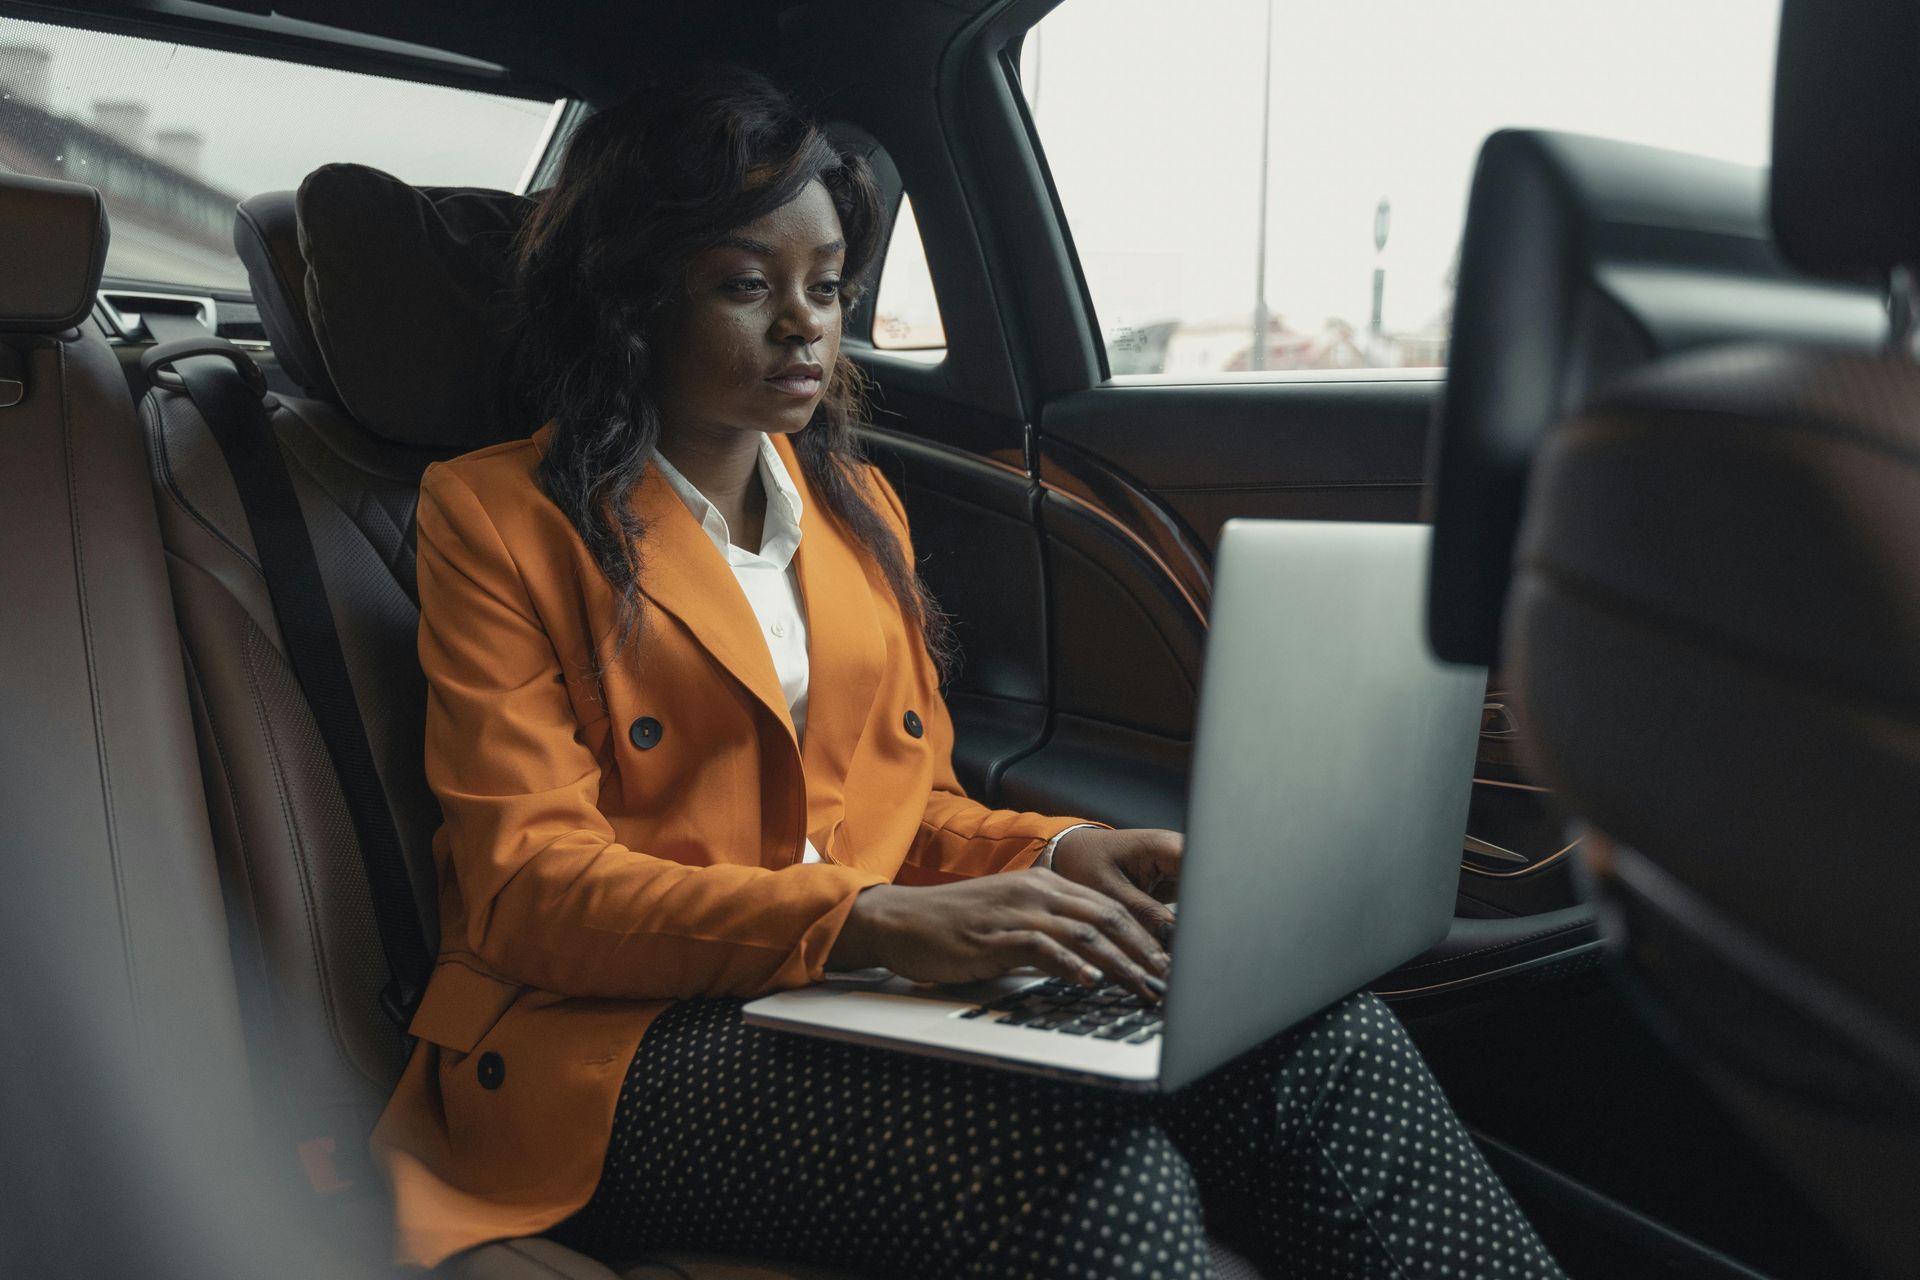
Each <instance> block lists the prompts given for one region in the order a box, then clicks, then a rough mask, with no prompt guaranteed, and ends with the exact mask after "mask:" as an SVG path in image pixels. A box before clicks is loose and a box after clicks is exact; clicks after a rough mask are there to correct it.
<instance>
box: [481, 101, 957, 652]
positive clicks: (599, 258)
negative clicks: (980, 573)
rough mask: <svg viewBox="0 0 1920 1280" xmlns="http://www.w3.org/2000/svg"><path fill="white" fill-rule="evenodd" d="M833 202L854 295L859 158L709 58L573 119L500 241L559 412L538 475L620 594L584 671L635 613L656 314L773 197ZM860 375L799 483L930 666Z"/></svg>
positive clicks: (846, 291) (527, 338) (653, 409)
mask: <svg viewBox="0 0 1920 1280" xmlns="http://www.w3.org/2000/svg"><path fill="white" fill-rule="evenodd" d="M815 181H817V182H819V183H820V184H821V185H822V186H824V187H825V188H826V190H827V192H828V194H829V195H831V197H832V199H833V204H834V208H835V209H836V210H838V211H839V215H840V223H841V227H842V230H843V234H844V236H845V239H846V242H847V249H846V262H845V267H844V270H843V271H842V273H841V279H842V284H841V287H840V305H841V307H842V309H843V311H844V309H846V308H849V307H851V306H852V305H853V304H854V302H855V301H856V300H857V299H858V298H859V296H860V291H861V289H862V288H863V286H864V275H865V273H866V271H867V269H868V268H869V267H870V266H871V265H872V263H873V259H874V255H875V253H876V251H877V250H878V249H879V247H880V237H881V230H882V228H881V222H882V220H883V213H882V210H881V197H880V192H879V188H878V187H877V186H876V185H875V183H874V180H873V174H872V170H871V169H870V168H869V166H868V165H867V162H866V160H865V158H864V157H862V156H860V155H858V154H857V153H853V152H844V151H841V150H840V149H838V148H837V147H835V146H834V144H833V143H832V142H831V141H830V140H829V139H828V138H827V136H826V135H825V134H824V133H822V132H821V131H820V129H819V128H818V127H816V126H815V125H814V124H813V123H812V122H811V121H810V120H808V119H806V118H805V117H804V116H802V115H801V114H800V113H799V112H798V111H797V110H795V108H794V107H793V105H792V104H791V103H790V102H789V101H788V100H787V98H786V96H785V95H784V94H782V93H781V92H780V91H779V90H778V89H776V88H775V87H774V86H773V85H772V83H771V82H769V81H768V80H767V79H766V78H765V77H763V76H760V75H758V74H756V73H754V72H751V71H748V70H746V69H744V68H741V67H736V66H724V65H722V66H715V65H708V66H705V67H701V68H698V69H695V70H693V71H691V72H687V73H684V74H681V75H679V76H676V77H674V78H673V79H671V80H664V81H661V82H659V83H655V84H650V85H647V86H645V87H643V88H642V89H640V90H639V91H637V92H635V93H634V94H632V95H631V96H629V97H628V98H626V99H625V100H623V101H622V102H620V103H618V104H617V105H615V106H612V107H608V108H606V109H605V110H602V111H600V112H598V113H596V114H595V115H593V116H592V117H590V118H589V119H587V120H586V121H585V122H584V123H582V124H581V125H580V127H579V129H578V131H576V132H575V134H574V135H573V138H572V139H571V141H570V142H569V143H568V145H567V150H566V155H565V157H564V159H563V160H562V162H561V166H560V172H559V176H558V178H557V179H556V181H555V182H554V184H553V186H552V188H551V189H549V190H548V191H547V192H546V193H545V194H544V195H543V196H542V197H541V199H540V203H539V205H538V207H537V208H536V209H535V210H534V212H533V214H532V215H531V216H530V217H529V218H528V219H527V221H526V222H525V224H524V225H523V226H522V228H521V230H520V233H519V235H518V237H517V238H516V240H515V243H514V265H515V288H516V290H517V292H518V295H519V300H520V304H521V307H522V315H523V319H524V322H525V329H524V332H523V338H522V347H521V359H522V361H523V362H524V370H525V373H526V375H527V377H528V378H529V379H530V381H531V383H532V390H533V394H534V396H535V399H536V403H537V405H538V407H539V408H540V410H541V412H543V413H544V414H545V415H546V416H547V417H549V418H552V419H554V420H556V423H557V425H556V426H555V429H554V432H553V437H552V440H551V441H550V443H549V445H548V448H547V451H546V456H545V457H544V458H543V459H542V460H541V463H540V467H539V471H538V473H537V479H538V481H539V484H540V487H541V489H542V490H543V491H544V492H545V493H546V495H547V497H548V498H550V499H551V500H552V501H553V503H554V505H556V506H558V507H559V508H560V510H561V511H563V512H565V513H566V516H567V519H568V520H569V521H571V522H572V524H573V526H574V528H575V529H577V530H579V533H580V537H581V539H582V541H584V542H585V543H586V546H587V549H588V551H589V552H590V553H591V554H592V556H593V558H594V560H595V562H596V563H598V565H599V566H600V569H601V571H602V572H603V573H605V574H606V576H607V580H608V581H609V582H610V583H611V584H612V585H613V587H614V590H615V593H616V595H617V596H618V599H619V609H618V612H617V615H616V617H615V620H614V624H613V629H614V631H615V632H616V635H615V637H614V641H613V646H612V650H611V652H610V653H607V654H606V655H605V657H604V658H603V657H602V653H601V646H600V645H599V644H598V643H596V644H595V646H594V657H593V667H592V671H591V677H592V678H593V679H594V680H595V681H596V682H597V681H598V680H600V679H601V677H602V676H603V675H604V673H605V671H606V669H607V667H608V666H609V665H611V664H612V662H613V660H614V659H615V658H617V657H618V656H619V654H620V653H621V651H622V650H623V649H624V648H625V647H626V646H627V644H628V643H629V642H632V641H637V639H638V637H639V635H640V633H641V631H642V629H643V626H644V622H645V618H644V613H643V605H642V599H641V596H640V592H639V578H640V569H641V563H642V557H641V551H640V548H641V543H642V541H643V540H644V538H645V536H646V526H645V522H644V521H642V520H641V519H640V518H639V517H638V516H637V515H636V514H635V513H634V510H633V505H632V502H631V495H632V494H633V491H634V489H635V488H636V487H637V486H638V485H639V483H640V481H641V479H642V477H643V476H644V475H645V474H646V470H647V466H648V457H649V455H650V453H651V452H652V450H653V447H654V445H655V444H656V443H657V442H658V440H659V438H660V426H661V423H660V409H659V405H658V403H657V400H656V395H655V378H656V374H657V372H658V370H657V368H656V357H657V352H658V350H659V345H658V343H657V341H656V334H655V331H654V326H655V324H656V322H657V321H658V319H659V317H660V316H661V314H662V311H663V308H664V307H665V305H666V303H667V302H668V300H669V298H670V297H671V296H672V295H673V293H674V292H675V291H676V290H677V289H678V288H680V287H681V284H682V282H683V280H684V277H685V272H686V269H687V267H688V265H689V263H690V262H691V260H692V258H693V257H694V255H696V254H698V253H699V252H700V251H701V250H703V249H706V248H708V247H710V246H711V245H713V244H714V243H715V242H717V241H718V240H720V239H721V238H722V237H723V236H725V235H727V234H728V233H729V232H731V231H734V230H737V229H738V228H740V227H742V226H744V225H746V224H747V223H750V222H752V221H754V220H755V219H757V218H760V217H762V216H763V215H765V214H768V213H771V212H772V211H774V210H775V209H778V208H781V207H782V206H784V205H786V204H787V203H789V202H790V201H792V200H793V199H794V197H796V196H798V195H799V194H800V192H801V191H802V189H804V188H805V187H806V185H807V184H808V183H810V182H815ZM865 421H866V396H865V385H864V381H863V379H862V376H861V373H860V370H859V368H858V367H857V366H856V365H855V364H854V363H853V362H852V361H851V360H849V359H848V358H847V356H846V355H845V353H844V352H843V353H842V354H841V356H840V358H839V360H838V361H837V362H836V363H835V365H834V367H833V368H832V369H831V370H830V371H829V372H828V375H827V389H826V393H825V395H824V396H823V397H822V398H821V403H820V406H819V408H818V409H817V410H816V411H815V413H814V416H813V420H812V421H811V422H809V423H808V424H807V425H806V427H805V428H803V429H802V430H801V431H799V432H798V433H797V434H796V435H795V436H794V451H795V455H796V456H797V457H798V458H799V461H800V468H801V471H802V473H803V474H804V475H805V477H806V482H807V487H808V489H809V490H810V491H811V492H812V493H813V494H815V495H816V496H817V497H818V499H819V501H820V503H821V505H822V506H823V507H825V509H826V510H827V512H828V513H829V514H830V515H831V517H832V518H833V519H834V520H835V521H837V522H838V523H839V525H840V526H841V528H842V529H843V530H844V531H845V532H846V533H847V534H849V535H851V537H852V539H853V540H854V541H855V542H856V543H858V544H859V545H861V546H863V547H864V548H865V549H866V551H867V552H868V554H870V555H871V556H872V558H873V560H874V561H875V562H876V563H877V564H878V565H879V567H880V570H881V572H882V573H883V574H884V575H885V577H886V580H887V583H888V585H889V586H891V587H892V589H893V593H894V595H895V597H897V598H898V600H899V601H900V603H901V605H902V607H903V608H904V610H905V612H906V614H907V616H908V617H909V618H910V619H911V620H912V621H913V623H914V625H915V626H916V627H917V628H918V629H919V631H920V633H921V635H922V637H923V638H924V640H925V642H926V646H927V651H928V653H929V654H930V655H931V656H932V658H933V661H934V663H935V665H936V667H937V668H938V669H939V671H940V673H941V677H942V678H943V679H945V678H946V677H947V676H948V675H949V674H950V673H951V671H952V667H953V661H954V647H953V643H952V637H951V631H950V628H949V622H948V618H947V616H946V615H945V614H944V613H943V612H941V610H940V608H939V607H938V605H937V604H936V603H935V602H934V600H933V597H932V595H931V594H930V593H929V592H928V591H927V588H926V586H925V584H924V583H922V582H921V581H920V580H919V578H918V577H917V576H916V575H915V574H914V573H913V572H912V571H911V570H910V569H909V568H908V565H907V560H906V557H905V555H904V554H903V553H902V551H901V548H900V545H899V543H898V541H897V540H896V539H895V536H894V534H893V532H892V530H891V528H890V527H889V525H888V521H887V520H886V518H885V517H884V516H883V515H882V514H881V513H880V511H879V510H878V509H877V508H876V507H875V506H874V505H873V502H874V501H884V499H881V498H880V497H879V495H878V494H873V495H871V498H870V497H869V494H868V493H867V492H866V490H867V489H868V485H867V484H866V483H865V481H864V479H863V477H862V471H861V468H862V465H863V464H864V462H865V461H866V457H865V453H864V451H863V449H862V447H861V444H860V439H859V437H858V436H857V435H856V434H855V431H854V428H855V427H856V426H857V425H861V424H863V423H864V422H865Z"/></svg>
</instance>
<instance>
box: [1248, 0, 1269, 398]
mask: <svg viewBox="0 0 1920 1280" xmlns="http://www.w3.org/2000/svg"><path fill="white" fill-rule="evenodd" d="M1272 120H1273V0H1267V44H1266V68H1265V70H1264V71H1263V72H1262V73H1261V77H1260V226H1259V235H1258V238H1257V239H1256V240H1255V242H1254V244H1255V249H1254V265H1253V346H1252V347H1251V348H1250V349H1249V355H1248V357H1247V368H1249V369H1264V368H1266V367H1267V326H1268V319H1267V130H1268V128H1269V127H1270V126H1271V124H1272Z"/></svg>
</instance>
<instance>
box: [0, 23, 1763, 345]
mask: <svg viewBox="0 0 1920 1280" xmlns="http://www.w3.org/2000/svg"><path fill="white" fill-rule="evenodd" d="M1267 12H1268V0H1184V2H1182V3H1177V4H1176V3H1172V2H1171V0H1064V3H1062V4H1061V5H1060V7H1059V8H1057V9H1056V10H1054V11H1053V13H1051V14H1050V15H1049V16H1048V17H1047V18H1045V19H1044V20H1043V21H1042V22H1041V24H1040V25H1039V27H1038V28H1037V29H1036V31H1035V33H1034V34H1033V35H1031V36H1029V38H1028V41H1027V45H1026V49H1025V56H1024V58H1023V65H1022V72H1021V74H1022V82H1023V86H1024V87H1025V89H1026V91H1027V93H1028V96H1029V99H1030V101H1031V102H1032V103H1033V107H1034V115H1035V119H1036V122H1037V125H1038V128H1039V132H1040V136H1041V142H1042V145H1043V147H1044V148H1045V150H1046V153H1047V158H1048V162H1049V164H1050V165H1051V167H1052V170H1053V173H1054V178H1055V181H1056V183H1057V185H1058V187H1059V190H1060V194H1061V200H1062V203H1063V205H1064V207H1065V209H1066V214H1067V218H1068V221H1069V224H1070V226H1071V229H1072V232H1073V236H1074V239H1075V242H1076V245H1077V247H1078V249H1079V251H1080V256H1081V260H1082V263H1083V266H1084V268H1085V270H1086V272H1087V275H1088V279H1089V285H1090V289H1091V292H1092V294H1093V298H1094V304H1095V307H1096V309H1097V310H1098V311H1099V313H1100V314H1099V319H1100V323H1101V328H1102V329H1103V330H1104V331H1106V332H1107V333H1108V334H1109V336H1111V335H1112V333H1113V332H1114V331H1115V330H1116V329H1119V328H1121V327H1123V326H1131V325H1140V324H1146V323H1152V322H1154V321H1158V320H1167V319H1177V320H1181V321H1184V322H1186V323H1188V324H1195V323H1206V322H1209V321H1215V320H1218V321H1222V322H1229V323H1230V322H1233V321H1236V320H1239V319H1243V318H1245V317H1247V316H1249V315H1250V314H1251V311H1252V307H1253V300H1254V294H1255V281H1254V262H1255V245H1256V240H1257V216H1256V215H1257V208H1258V194H1259V192H1258V179H1259V163H1258V161H1259V146H1260V124H1261V111H1260V107H1261V101H1260V94H1261V80H1262V55H1263V50H1264V47H1265V45H1264V41H1263V36H1264V34H1265V24H1266V19H1267ZM1272 15H1273V35H1272V40H1271V50H1272V58H1273V65H1272V81H1271V83H1272V103H1271V108H1270V114H1269V120H1270V128H1271V136H1270V140H1269V147H1268V154H1269V176H1268V216H1267V258H1268V262H1267V273H1266V293H1267V300H1268V305H1269V307H1270V308H1271V309H1272V311H1273V312H1274V313H1275V314H1276V315H1278V316H1281V317H1283V318H1284V319H1285V320H1286V321H1287V323H1288V324H1289V326H1290V327H1292V328H1295V329H1299V330H1308V331H1310V330H1316V329H1318V328H1319V327H1320V326H1321V325H1322V323H1323V322H1324V321H1325V320H1326V319H1327V318H1328V317H1340V318H1343V319H1345V320H1347V321H1348V322H1349V323H1352V324H1354V325H1355V326H1356V327H1359V326H1361V325H1364V323H1365V322H1366V320H1367V317H1368V313H1369V310H1370V306H1371V290H1372V275H1373V271H1374V268H1375V266H1376V265H1379V266H1383V267H1384V268H1385V270H1386V273H1387V283H1386V295H1385V306H1384V320H1385V327H1386V328H1387V329H1389V330H1418V329H1420V328H1422V327H1424V326H1426V325H1428V324H1429V323H1430V322H1431V321H1432V320H1433V319H1434V317H1435V316H1437V315H1438V314H1439V312H1440V310H1441V308H1442V307H1443V305H1444V304H1445V302H1446V300H1447V285H1446V276H1447V271H1448V267H1449V265H1450V263H1451V261H1452V258H1453V253H1454V248H1455V245H1456V243H1457V241H1458V239H1459V235H1460V226H1461V221H1462V216H1463V214H1464V212H1465V205H1466V194H1467V184H1468V181H1469V178H1470V176H1471V173H1472V167H1473V158H1474V154H1475V151H1476V149H1477V148H1478V146H1479V144H1480V142H1481V140H1482V139H1483V138H1485V136H1486V135H1487V134H1488V133H1489V132H1491V131H1492V130H1494V129H1497V128H1501V127H1505V126H1534V127H1546V128H1556V129H1570V130H1576V131H1580V132H1586V133H1596V134H1601V135H1605V136H1609V137H1615V138H1623V139H1627V140H1630V141H1637V142H1646V143H1651V144H1655V145H1659V146H1666V147H1672V148H1675V149H1678V150H1682V151H1690V152H1696V153H1699V154H1702V155H1709V156H1715V157H1719V158H1723V159H1730V160H1736V161H1740V162H1743V163H1748V164H1755V165H1758V164H1764V163H1765V161H1766V155H1767V132H1768V127H1769V102H1768V97H1769V93H1770V90H1771V81H1772V61H1773V47H1774V37H1775V26H1776V23H1777V20H1778V0H1604V2H1597V0H1311V2H1309V0H1272ZM12 42H23V43H34V44H40V45H43V46H45V47H48V48H50V49H51V50H52V51H53V53H54V60H53V77H52V79H53V84H52V90H51V98H52V102H51V105H52V106H53V107H54V109H55V110H58V111H61V112H63V113H67V114H73V115H78V116H80V117H81V118H87V117H88V116H89V115H90V110H91V103H92V101H93V100H94V99H95V98H100V97H116V98H139V99H142V100H144V101H146V102H148V103H149V104H150V105H151V107H152V119H151V127H153V128H155V129H161V128H169V127H186V128H194V129H198V130H200V131H201V132H202V133H203V134H205V136H206V140H207V141H206V150H205V155H204V160H203V174H204V176H205V177H206V178H207V179H208V180H209V181H212V182H214V183H215V184H216V185H219V186H222V187H225V188H228V189H230V190H232V191H234V192H235V193H237V194H242V195H245V194H251V193H253V192H256V191H262V190H272V189H277V188H286V187H291V186H293V185H295V184H297V182H298V181H299V179H300V178H301V177H302V176H304V175H305V174H306V173H307V172H308V171H309V170H311V169H313V168H314V167H316V166H317V165H319V164H322V163H325V162H327V161H330V160H356V161H360V162H363V163H367V164H372V165H376V166H378V167H380V168H383V169H387V170H389V171H390V172H392V173H395V174H397V175H399V176H400V177H401V178H404V179H406V180H407V181H409V182H415V183H423V184H432V183H459V184H472V185H479V186H497V187H515V186H516V185H517V184H518V182H519V180H520V177H521V174H522V172H523V171H524V169H525V166H526V163H527V160H528V158H529V155H530V153H531V151H532V149H533V147H534V146H535V144H536V143H537V141H538V139H539V138H540V136H541V133H542V130H543V128H544V125H545V122H546V119H547V114H548V109H549V104H546V103H540V102H529V101H525V100H520V99H512V98H496V97H490V96H488V95H484V94H479V93H472V92H467V91H463V90H456V89H446V88H441V87H438V86H428V85H417V84H411V83H408V82H405V81H398V80H387V79H381V78H378V77H374V76H364V75H355V74H350V73H345V72H338V71H329V70H324V69H319V68H312V67H304V66H298V65H293V64H287V63H278V62H273V61H270V60H266V59H260V58H251V57H245V56H242V55H236V54H227V53H217V52H211V51H207V50H202V49H195V48H192V47H190V46H184V45H170V44H165V43H160V42H154V41H145V40H133V39H127V38H124V37H110V36H104V35H98V34H93V33H88V32H78V31H71V30H65V29H62V28H56V27H47V26H41V25H38V24H33V23H27V22H22V21H20V20H17V19H11V18H0V44H6V43H12ZM1383 197H1384V198H1386V199H1388V200H1389V201H1390V202H1391V206H1392V218H1391V227H1390V233H1389V238H1388V242H1387V248H1386V250H1385V252H1384V254H1380V255H1376V253H1375V250H1374V244H1373V225H1374V211H1375V208H1376V206H1377V205H1378V204H1379V202H1380V200H1381V199H1382V198H1383ZM903 274H904V272H903ZM923 291H924V286H921V287H919V288H916V287H915V286H914V285H913V284H912V283H911V282H907V281H904V280H903V281H901V282H897V283H895V284H894V285H893V287H892V288H891V289H889V288H888V287H887V285H886V283H885V282H883V294H882V301H883V303H886V302H888V301H889V298H888V295H889V294H891V295H893V299H894V300H896V305H897V306H899V307H900V308H901V309H911V308H912V302H913V297H912V295H914V294H915V293H918V292H923ZM928 300H929V301H931V296H930V294H929V295H928ZM883 309H885V308H884V307H883Z"/></svg>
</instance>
